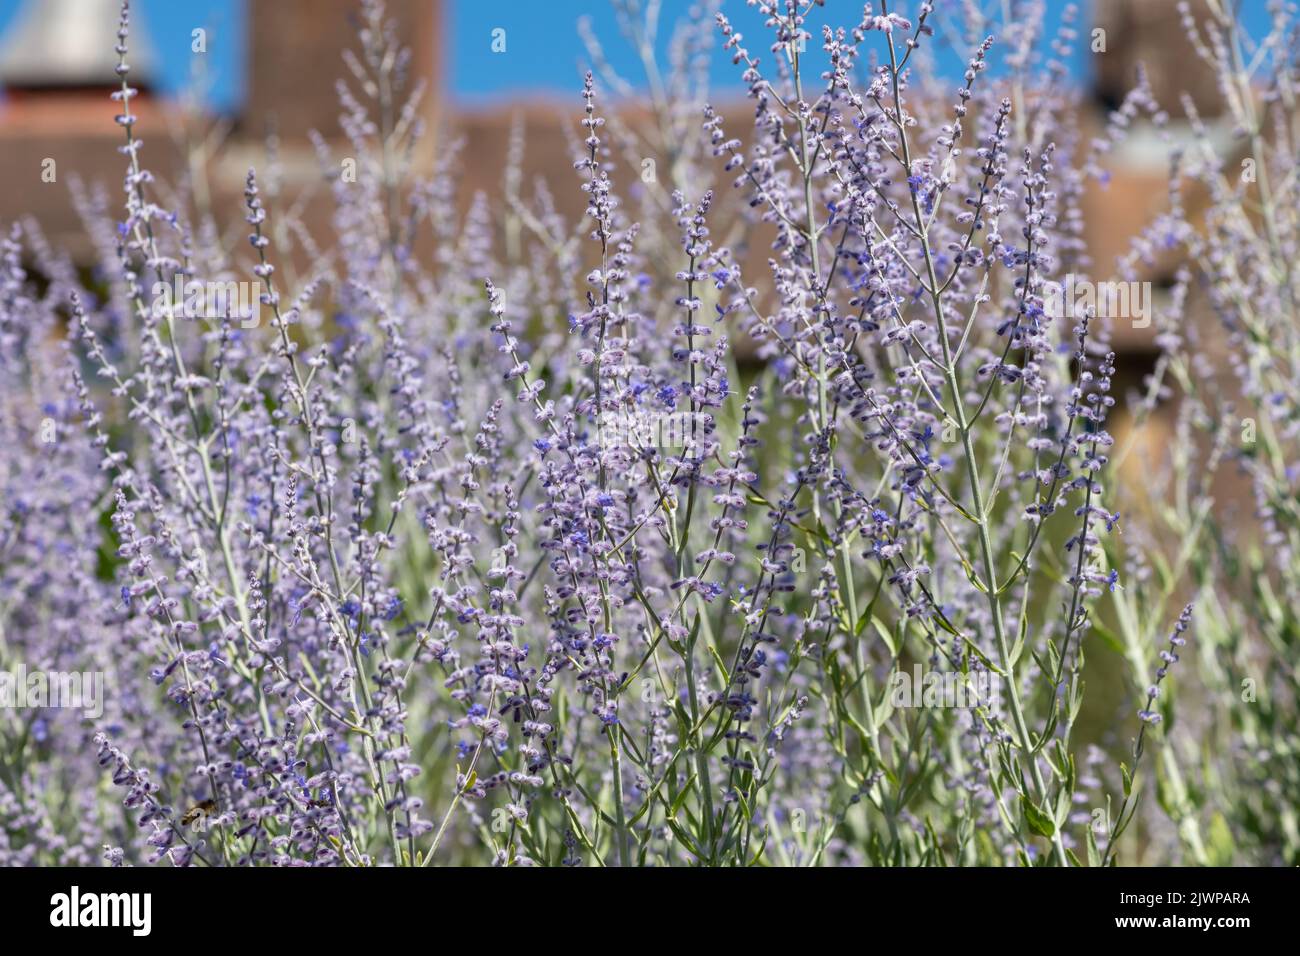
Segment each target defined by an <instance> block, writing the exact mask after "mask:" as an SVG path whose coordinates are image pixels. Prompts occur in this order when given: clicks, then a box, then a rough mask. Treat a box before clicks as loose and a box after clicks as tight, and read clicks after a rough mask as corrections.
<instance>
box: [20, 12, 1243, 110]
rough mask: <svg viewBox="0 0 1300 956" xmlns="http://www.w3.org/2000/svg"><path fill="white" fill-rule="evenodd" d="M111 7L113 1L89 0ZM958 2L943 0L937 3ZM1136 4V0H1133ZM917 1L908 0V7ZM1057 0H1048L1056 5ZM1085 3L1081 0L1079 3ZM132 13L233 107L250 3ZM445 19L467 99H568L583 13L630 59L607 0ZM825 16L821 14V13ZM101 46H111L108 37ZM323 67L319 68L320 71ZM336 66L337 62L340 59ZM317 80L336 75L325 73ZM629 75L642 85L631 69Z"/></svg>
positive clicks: (746, 27)
mask: <svg viewBox="0 0 1300 956" xmlns="http://www.w3.org/2000/svg"><path fill="white" fill-rule="evenodd" d="M22 2H23V0H0V30H3V29H5V28H7V27H8V26H9V25H10V22H11V21H12V20H13V18H14V16H15V14H16V13H17V11H18V9H19V8H20V6H21V5H22ZM93 2H97V3H111V2H113V0H93ZM952 2H955V0H939V2H938V5H939V6H940V7H942V5H943V4H944V3H952ZM1139 2H1141V0H1139ZM690 3H691V0H662V6H663V15H662V18H661V21H662V23H663V25H664V26H663V27H662V28H661V30H660V34H661V40H662V41H663V43H666V41H667V35H668V33H669V32H670V31H669V30H668V28H667V25H668V24H671V23H672V21H673V20H674V19H675V18H676V17H678V16H679V15H681V14H682V13H683V12H684V11H686V10H687V9H688V8H689V6H690ZM912 5H913V4H911V3H906V4H904V6H905V7H910V6H912ZM1064 5H1065V4H1064V2H1062V0H1049V7H1051V8H1053V9H1057V10H1059V9H1060V8H1061V7H1063V6H1064ZM1083 6H1084V8H1085V9H1086V7H1087V3H1086V0H1085V3H1084V4H1083ZM1244 6H1245V9H1246V10H1247V14H1246V19H1247V22H1248V25H1250V26H1258V22H1259V21H1261V20H1262V16H1263V11H1264V6H1265V4H1264V0H1244ZM827 7H828V8H829V9H830V10H831V11H832V13H831V16H832V18H833V22H836V23H839V22H841V21H844V22H847V21H848V20H851V19H853V18H855V17H856V16H857V15H859V14H860V12H861V3H860V2H858V0H829V2H828V3H827ZM133 9H134V10H135V11H136V13H135V15H136V16H137V17H138V16H140V15H141V14H142V15H143V17H144V20H145V23H146V26H147V28H148V30H149V35H150V39H151V40H152V43H153V47H154V49H155V52H156V53H157V55H158V60H159V65H160V67H161V71H162V85H163V87H164V89H165V90H168V91H171V92H175V91H177V90H179V89H181V88H183V87H184V86H185V85H186V84H187V82H188V81H189V77H190V72H191V69H192V66H193V62H192V56H193V55H192V54H191V52H190V31H191V30H193V29H194V28H195V27H199V26H202V27H206V28H207V29H208V31H209V41H208V52H207V54H206V60H205V64H206V67H207V70H208V72H209V74H210V76H211V78H212V80H211V83H212V85H211V89H210V92H209V94H208V97H207V98H208V101H209V103H210V104H211V105H212V106H213V107H214V108H216V109H219V110H224V111H231V110H237V109H238V106H239V104H240V102H241V98H242V95H243V91H242V86H243V79H242V78H243V74H244V52H245V51H244V35H245V15H246V7H245V4H244V3H243V2H242V0H135V3H134V5H133ZM723 9H724V10H725V11H726V12H727V13H728V16H730V17H731V18H732V20H733V21H734V22H735V23H736V25H737V27H738V28H739V29H740V30H741V31H742V32H743V33H744V34H745V36H746V45H747V46H748V47H749V48H750V50H751V51H752V52H754V53H755V54H758V55H760V56H761V57H762V59H763V60H765V61H769V62H770V60H771V55H770V54H769V53H768V52H767V50H766V46H767V44H766V42H764V40H763V28H762V26H761V21H760V18H759V17H758V16H756V15H755V14H754V12H753V11H752V10H751V9H749V8H748V7H747V6H746V5H745V3H744V2H743V0H725V2H724V4H723ZM446 10H447V21H448V22H447V23H445V25H444V27H443V43H444V52H445V54H446V60H447V62H446V69H447V77H446V80H447V89H448V92H449V93H450V95H451V96H452V97H453V98H455V99H457V100H460V101H462V102H466V103H467V104H474V103H479V102H483V101H485V100H486V101H491V100H498V99H503V98H508V97H512V96H518V95H524V94H527V95H534V96H536V95H543V96H574V95H576V92H577V90H578V88H579V84H580V82H581V80H580V77H581V70H582V68H583V65H584V64H585V63H586V50H585V47H584V46H583V44H582V42H581V40H580V39H579V37H578V32H577V22H578V19H579V18H580V17H582V16H583V15H584V14H585V15H587V16H589V17H590V19H591V22H592V26H593V29H594V31H595V33H596V35H597V36H598V37H600V38H601V40H602V42H603V43H604V45H605V49H606V54H607V56H608V57H609V58H610V59H611V60H612V61H613V62H614V63H615V64H616V65H622V64H623V63H627V62H629V60H630V57H631V51H630V49H629V48H628V47H627V45H626V44H624V43H623V41H622V40H621V39H620V37H619V33H618V24H617V20H616V18H615V16H614V12H613V9H612V7H611V6H610V4H609V3H608V2H607V0H447V3H446ZM823 15H826V14H825V13H823ZM498 27H499V28H503V29H504V30H505V31H506V34H505V40H506V51H505V52H504V53H494V52H493V51H492V36H493V33H492V31H493V30H495V29H497V28H498ZM1086 39H1087V37H1086V34H1084V35H1082V36H1081V37H1080V40H1079V55H1078V56H1076V57H1075V58H1074V59H1073V62H1072V63H1071V67H1072V69H1073V71H1074V73H1075V75H1077V76H1080V77H1082V76H1084V75H1085V74H1086V69H1087V56H1086V53H1085V52H1084V50H1085V46H1084V45H1085V41H1086ZM105 42H111V37H110V38H106V40H105ZM715 54H716V55H715V56H714V58H713V76H712V80H713V83H714V85H715V86H716V87H719V88H731V89H739V86H738V76H739V73H738V71H737V69H736V68H735V67H733V66H732V65H731V63H730V60H729V59H728V58H727V57H725V56H723V55H722V53H721V52H720V51H715ZM942 63H943V70H944V72H945V73H952V75H953V76H954V77H956V76H958V75H960V70H961V65H962V64H961V60H960V59H959V58H958V57H957V56H956V55H955V54H947V55H945V57H944V58H943V60H942ZM320 68H321V69H322V71H324V67H323V66H322V67H320ZM339 70H340V71H341V70H342V65H341V64H340V65H339ZM322 75H323V79H324V78H329V79H332V78H333V77H334V76H335V75H337V74H336V73H334V72H330V73H329V74H328V77H326V76H325V74H324V72H323V74H322ZM627 75H628V78H629V79H631V80H633V81H634V82H635V81H639V80H640V79H641V77H640V76H639V74H638V73H637V72H636V71H634V70H630V69H629V70H628V71H627Z"/></svg>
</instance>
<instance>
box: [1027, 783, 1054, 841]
mask: <svg viewBox="0 0 1300 956" xmlns="http://www.w3.org/2000/svg"><path fill="white" fill-rule="evenodd" d="M1020 810H1021V812H1022V813H1024V815H1025V823H1027V824H1028V825H1029V829H1030V830H1032V831H1033V832H1034V833H1037V834H1038V835H1039V836H1043V837H1048V838H1049V839H1050V838H1051V837H1052V836H1053V835H1054V834H1055V833H1056V824H1055V823H1053V822H1052V818H1051V817H1050V816H1048V815H1047V814H1046V813H1044V812H1043V811H1042V810H1040V809H1039V808H1038V806H1037V805H1036V804H1035V803H1034V802H1033V801H1032V800H1030V799H1029V798H1028V797H1026V796H1025V795H1024V794H1023V793H1022V794H1021V795H1020Z"/></svg>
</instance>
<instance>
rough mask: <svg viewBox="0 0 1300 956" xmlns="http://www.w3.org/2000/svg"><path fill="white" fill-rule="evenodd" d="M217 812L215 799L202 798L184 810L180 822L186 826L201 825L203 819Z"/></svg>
mask: <svg viewBox="0 0 1300 956" xmlns="http://www.w3.org/2000/svg"><path fill="white" fill-rule="evenodd" d="M216 812H217V803H216V801H215V800H202V801H200V802H199V803H196V804H194V806H192V807H190V808H189V809H188V810H186V811H185V813H184V815H183V816H182V817H181V823H182V824H183V825H184V826H187V827H201V826H202V825H203V823H204V821H206V820H207V818H208V817H210V816H212V814H214V813H216Z"/></svg>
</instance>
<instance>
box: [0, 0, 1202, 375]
mask: <svg viewBox="0 0 1300 956" xmlns="http://www.w3.org/2000/svg"><path fill="white" fill-rule="evenodd" d="M247 3H248V10H247V16H246V18H245V19H246V24H247V26H246V33H247V35H246V37H245V44H246V49H247V58H246V62H247V70H248V76H247V83H246V89H247V96H246V98H245V102H244V104H243V106H242V109H241V112H240V114H239V115H238V116H237V117H235V118H234V120H233V123H231V124H230V127H229V129H228V130H227V131H226V135H225V137H224V138H223V139H222V140H221V144H220V148H219V149H217V150H215V151H214V153H213V154H212V156H211V157H206V156H205V157H203V159H204V165H203V168H204V169H205V170H206V171H207V175H206V176H205V177H204V179H205V181H204V182H203V183H197V182H195V177H196V176H197V173H198V171H197V169H196V168H195V160H194V154H193V151H192V150H191V152H190V154H189V156H188V157H187V155H186V145H187V144H188V145H190V146H193V140H194V139H195V137H196V136H197V137H200V138H201V137H204V136H206V135H207V133H208V132H209V130H210V127H211V126H212V122H211V118H206V120H205V118H203V117H201V116H200V117H195V116H194V115H193V114H192V113H187V112H186V111H185V110H182V109H180V108H179V104H177V103H175V102H166V101H164V100H162V99H161V98H160V97H159V96H158V95H157V93H156V92H155V84H154V79H155V72H154V62H155V57H154V55H153V52H152V49H151V45H150V41H149V38H148V34H147V30H146V29H145V26H144V23H143V18H142V17H141V16H140V15H139V13H138V11H137V13H136V15H135V17H134V19H133V22H132V25H131V26H132V32H131V40H130V47H131V52H130V57H129V59H130V61H131V64H132V72H131V81H132V84H133V85H134V86H136V87H137V88H139V89H140V91H141V95H140V96H139V97H138V98H136V99H135V100H134V101H133V103H132V108H133V111H134V112H136V113H138V114H139V120H138V121H137V124H136V127H135V128H136V132H137V133H138V135H139V136H140V137H141V138H143V139H144V140H145V151H144V153H143V158H144V159H145V162H146V163H147V165H148V166H149V167H150V169H152V170H153V171H154V172H155V173H156V174H157V176H158V178H159V180H160V182H161V183H176V182H182V183H188V184H190V185H192V186H193V188H194V189H195V190H200V189H201V190H203V191H204V192H205V193H207V192H208V191H210V192H211V196H210V197H209V198H210V199H211V206H212V208H213V209H216V210H228V212H227V213H226V214H227V215H228V216H229V217H230V218H231V220H232V221H233V222H235V223H236V224H237V223H238V219H237V218H236V217H238V216H242V205H241V202H242V197H241V193H242V189H243V183H244V176H245V174H246V172H247V170H248V168H249V167H250V166H254V165H256V166H259V167H260V166H262V165H263V164H264V160H265V155H266V144H267V142H268V137H273V141H274V144H275V150H276V158H277V162H276V167H277V173H278V179H279V184H278V188H280V189H282V190H283V191H284V193H285V194H286V195H287V196H290V197H292V201H293V202H294V203H295V206H296V207H297V208H298V209H300V210H301V214H302V218H303V220H304V223H305V225H306V226H307V227H308V229H309V230H312V229H316V228H322V229H325V228H328V219H327V214H328V208H329V203H328V202H327V201H326V198H325V194H326V187H327V184H326V182H325V180H324V177H323V175H322V171H321V165H320V162H319V158H318V156H317V155H316V153H315V151H314V150H313V147H312V144H311V141H310V139H309V133H310V132H311V131H312V130H316V131H318V132H319V133H320V134H321V135H322V136H323V137H324V138H325V140H326V142H327V144H328V148H329V149H331V150H334V151H337V152H338V153H339V157H338V158H342V157H343V155H344V152H345V151H344V150H343V149H342V142H341V130H340V128H339V125H338V113H339V100H338V94H337V90H336V84H335V82H334V78H336V77H340V76H346V75H347V71H346V70H345V69H344V66H343V60H342V56H343V53H344V51H345V50H353V51H355V50H356V49H357V46H358V39H357V36H358V27H359V26H360V22H359V15H358V11H357V9H356V6H357V0H247ZM386 7H387V11H388V15H389V16H390V17H393V18H395V19H396V21H397V25H396V31H397V36H398V37H399V38H400V40H401V42H402V44H403V45H404V46H406V47H407V48H408V49H409V51H410V61H409V67H408V69H409V72H410V74H411V76H412V78H413V79H419V80H420V81H422V82H423V83H424V85H425V90H426V92H425V95H424V99H423V101H422V105H421V108H420V113H421V119H423V120H424V121H425V124H426V126H427V127H428V128H429V129H430V130H434V129H436V130H439V135H440V136H449V137H452V138H461V139H463V140H464V150H463V153H462V156H461V158H462V161H463V162H462V165H463V168H464V172H463V178H462V183H461V185H462V189H461V191H460V194H459V197H458V200H459V202H460V203H461V209H462V211H463V210H464V208H465V206H466V205H467V204H468V203H469V202H470V201H471V199H472V197H473V195H474V193H475V192H477V191H485V192H492V191H495V190H498V189H499V188H500V184H501V176H502V172H503V170H504V167H505V164H506V157H507V156H508V154H509V152H510V150H509V142H510V134H511V129H512V127H513V126H514V124H515V123H516V122H518V123H520V124H521V127H522V129H523V132H524V141H525V144H526V150H525V154H524V167H525V168H524V172H525V176H526V178H527V179H528V180H530V181H531V180H533V179H535V178H536V177H542V178H543V179H545V180H548V181H549V184H550V185H551V187H552V188H551V193H552V195H553V196H554V197H555V200H556V203H557V205H558V207H559V209H560V211H561V212H562V213H564V214H566V215H567V216H568V217H569V219H570V220H571V221H572V220H575V219H576V218H577V217H578V216H579V215H581V213H582V209H583V202H584V198H583V195H582V194H581V193H580V192H579V191H578V190H576V189H575V188H573V186H574V182H575V180H574V172H573V166H572V159H573V157H572V156H571V155H570V154H571V152H572V151H573V147H572V142H573V140H572V133H573V131H574V129H575V120H576V118H577V116H578V111H579V108H580V103H579V100H578V98H577V96H576V95H575V96H573V97H572V98H571V99H569V100H564V101H559V102H545V101H530V102H521V103H511V104H503V105H500V106H497V107H493V108H490V109H481V110H473V111H463V112H458V111H457V110H456V108H455V104H454V103H451V102H449V101H448V99H447V97H446V96H445V94H444V84H443V77H442V69H443V65H444V62H445V57H444V50H443V49H442V44H443V39H442V37H443V34H442V32H441V30H440V25H441V22H442V17H443V13H444V10H443V3H442V0H388V2H387V4H386ZM1176 8H1177V3H1176V0H1096V2H1095V4H1094V10H1093V12H1094V20H1095V23H1094V25H1095V26H1096V27H1098V28H1100V29H1102V30H1104V31H1105V42H1106V51H1105V52H1104V53H1101V54H1098V55H1094V56H1093V57H1092V58H1091V61H1092V63H1093V69H1094V76H1093V78H1092V83H1091V94H1092V95H1091V97H1090V98H1088V99H1087V100H1085V105H1084V107H1083V115H1081V116H1080V117H1079V118H1078V123H1079V125H1080V127H1081V128H1082V129H1084V130H1085V131H1086V130H1088V129H1099V128H1100V125H1101V123H1102V122H1103V120H1104V116H1105V114H1106V112H1107V110H1109V109H1111V108H1113V107H1114V106H1116V105H1117V104H1118V102H1119V101H1120V100H1121V99H1122V97H1123V93H1124V91H1126V90H1128V89H1129V88H1131V86H1132V85H1133V83H1134V81H1135V80H1136V78H1137V74H1138V69H1139V63H1141V64H1144V65H1145V69H1146V71H1147V75H1148V78H1149V81H1150V83H1151V85H1152V87H1153V89H1154V91H1155V95H1156V97H1157V99H1158V100H1159V102H1160V103H1161V105H1162V106H1163V107H1164V108H1165V109H1166V110H1168V111H1169V113H1170V114H1171V116H1172V117H1173V118H1174V124H1173V125H1174V127H1175V128H1177V126H1178V123H1179V117H1180V116H1181V113H1182V107H1181V103H1180V91H1182V90H1183V89H1184V88H1186V87H1187V86H1188V85H1189V84H1190V85H1191V88H1190V90H1189V92H1190V94H1191V96H1192V98H1193V99H1194V101H1195V102H1196V103H1197V105H1198V108H1199V109H1200V110H1201V111H1202V112H1203V113H1204V115H1206V116H1207V117H1213V116H1214V115H1216V114H1217V113H1218V112H1220V109H1221V104H1220V102H1219V94H1218V90H1217V88H1216V87H1215V86H1214V84H1213V82H1212V81H1210V80H1208V79H1202V77H1204V76H1206V75H1207V71H1204V70H1195V69H1188V68H1187V64H1188V63H1189V62H1190V60H1191V59H1192V58H1194V57H1195V53H1194V52H1193V51H1192V50H1191V48H1190V46H1189V44H1188V42H1187V40H1186V38H1185V36H1184V30H1183V27H1182V24H1181V22H1180V17H1179V14H1178V12H1177V9H1176ZM117 15H118V14H117V4H116V3H114V2H111V0H27V2H26V3H25V4H24V6H23V7H22V10H21V12H20V14H19V16H18V17H17V18H16V19H15V21H14V23H13V24H12V25H11V26H10V27H8V29H7V30H6V34H5V36H4V37H2V38H0V84H2V85H3V88H4V92H3V97H4V98H3V101H2V102H0V181H2V182H4V183H5V188H4V189H3V190H2V191H0V226H4V227H6V228H7V224H9V223H12V222H13V221H15V220H16V219H19V218H20V217H23V216H29V215H30V216H32V217H34V218H35V219H36V220H37V221H39V222H40V223H41V225H42V228H43V229H44V230H45V231H46V234H47V235H48V236H49V238H50V239H51V241H53V242H54V243H56V244H57V245H58V246H60V247H62V248H66V249H68V250H69V251H70V252H71V254H73V255H74V256H78V257H84V256H86V255H88V254H89V252H90V250H89V248H88V246H87V243H86V239H85V238H84V230H83V229H82V225H81V222H80V219H79V217H78V215H77V212H76V209H75V208H74V204H73V201H72V192H71V190H70V189H69V184H70V183H71V182H72V181H73V180H74V179H79V180H82V181H84V182H87V183H97V184H101V186H102V187H103V188H105V189H106V190H107V191H108V192H107V195H108V200H109V202H110V203H111V204H113V205H114V206H116V205H117V204H119V203H120V201H121V187H122V169H123V158H122V156H121V154H120V152H119V150H118V147H119V146H120V145H121V142H122V130H121V128H120V127H119V126H117V125H116V124H115V123H114V122H113V119H112V117H113V115H114V114H115V113H117V112H118V111H119V110H118V104H116V103H113V102H112V101H110V99H109V93H110V92H111V91H112V90H113V89H114V88H115V87H116V86H117V78H116V76H115V74H114V66H115V65H116V59H117V58H116V55H115V54H114V52H113V49H112V46H113V36H114V34H115V31H116V29H117ZM1087 41H1088V35H1087V33H1084V34H1083V35H1082V36H1081V38H1080V42H1087ZM725 112H727V113H730V112H733V110H731V109H729V110H726V111H725ZM751 112H752V108H751V106H750V105H749V104H748V103H746V102H743V101H738V102H736V103H735V104H734V113H735V116H736V122H734V123H732V124H729V125H730V126H731V127H733V128H736V129H741V128H743V125H744V122H745V119H746V118H747V117H748V115H749V114H750V113H751ZM1165 152H1166V150H1165V146H1164V144H1163V143H1161V142H1160V141H1159V140H1158V139H1157V138H1156V137H1154V136H1152V135H1149V134H1144V133H1143V132H1142V131H1141V130H1138V131H1136V133H1135V134H1134V136H1132V137H1131V138H1130V141H1129V143H1128V144H1127V145H1125V146H1124V147H1122V148H1121V149H1120V150H1118V151H1117V152H1116V153H1115V154H1114V155H1113V156H1112V157H1111V162H1112V165H1113V170H1112V178H1111V181H1110V183H1109V185H1108V186H1107V187H1106V188H1105V189H1101V188H1096V189H1094V190H1093V191H1092V192H1091V193H1090V194H1089V195H1088V196H1087V197H1086V198H1085V210H1084V211H1085V214H1086V220H1087V223H1088V228H1089V229H1090V230H1091V232H1090V233H1089V235H1088V236H1087V243H1088V247H1089V252H1090V255H1091V258H1092V260H1093V262H1094V263H1095V264H1096V265H1097V267H1098V269H1099V271H1100V272H1101V273H1103V274H1104V273H1106V272H1108V271H1110V266H1111V264H1112V263H1114V262H1115V260H1116V259H1117V257H1119V256H1120V255H1122V254H1123V253H1124V252H1125V251H1127V249H1128V246H1129V242H1130V240H1131V239H1132V237H1133V236H1134V235H1136V234H1137V232H1138V231H1139V230H1140V229H1141V228H1142V227H1143V226H1144V225H1145V224H1147V223H1148V222H1150V220H1151V219H1152V217H1153V216H1154V215H1155V214H1156V213H1157V212H1158V211H1159V210H1160V209H1161V207H1162V205H1163V203H1164V201H1165V190H1166V184H1167V166H1166V161H1165ZM431 155H432V152H431V150H430V152H429V154H428V155H427V156H426V157H425V162H426V165H427V163H428V162H431ZM208 158H211V159H212V160H213V162H211V163H208V162H206V160H207V159H208ZM51 164H52V166H51ZM285 252H286V251H285V250H282V254H285ZM1167 271H1168V266H1167V265H1165V264H1161V263H1154V264H1152V265H1151V266H1149V267H1148V268H1147V272H1148V276H1147V277H1148V278H1150V279H1151V280H1152V281H1153V282H1155V283H1157V284H1158V283H1160V282H1162V281H1165V280H1167V279H1168V278H1169V275H1168V274H1167ZM1117 332H1118V333H1121V334H1122V337H1121V339H1120V344H1121V345H1123V346H1125V347H1127V348H1129V349H1138V350H1141V349H1142V348H1143V347H1144V346H1146V345H1147V344H1148V343H1149V338H1150V334H1151V333H1150V331H1149V330H1146V331H1143V330H1133V329H1127V330H1126V329H1119V330H1117Z"/></svg>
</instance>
